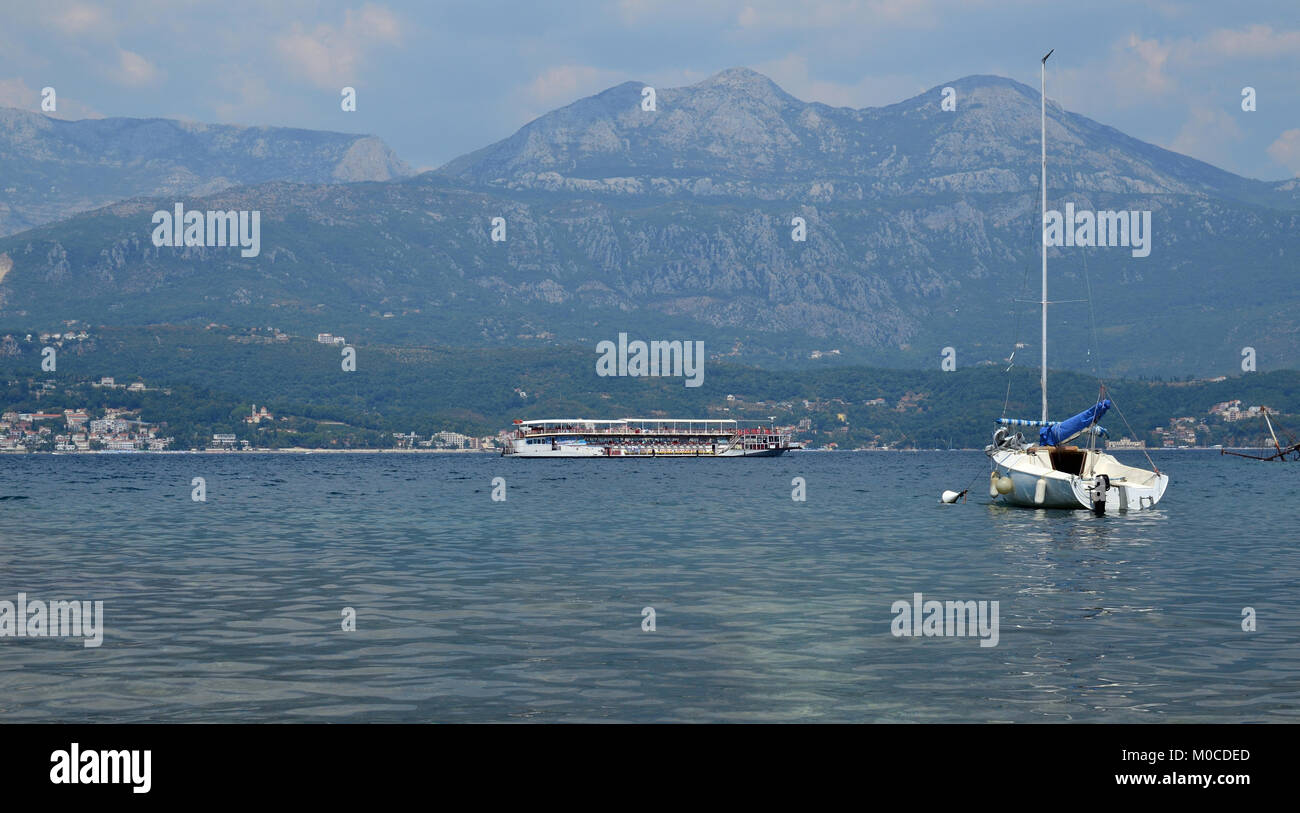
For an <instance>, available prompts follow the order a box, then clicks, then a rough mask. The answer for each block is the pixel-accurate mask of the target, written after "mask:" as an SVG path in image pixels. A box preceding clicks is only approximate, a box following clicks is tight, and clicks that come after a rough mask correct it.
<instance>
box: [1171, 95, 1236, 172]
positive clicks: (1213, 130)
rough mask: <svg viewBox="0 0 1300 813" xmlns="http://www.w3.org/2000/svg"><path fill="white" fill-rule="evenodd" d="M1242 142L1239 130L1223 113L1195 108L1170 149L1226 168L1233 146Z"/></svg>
mask: <svg viewBox="0 0 1300 813" xmlns="http://www.w3.org/2000/svg"><path fill="white" fill-rule="evenodd" d="M1241 139H1242V132H1241V127H1239V126H1238V125H1237V122H1236V121H1235V120H1233V118H1232V116H1230V115H1228V114H1227V113H1225V112H1224V111H1222V110H1217V109H1214V108H1204V107H1198V108H1193V109H1192V111H1191V116H1190V117H1189V118H1188V119H1187V121H1186V122H1184V123H1183V126H1182V129H1180V130H1179V131H1178V135H1177V136H1175V137H1174V140H1173V142H1172V143H1170V145H1169V149H1171V150H1173V151H1174V152H1181V153H1182V154H1183V155H1190V156H1191V157H1193V158H1197V159H1200V160H1202V161H1205V162H1207V163H1210V164H1214V165H1215V166H1220V167H1221V166H1229V165H1231V164H1232V157H1233V156H1232V145H1233V144H1234V143H1236V142H1239V141H1241Z"/></svg>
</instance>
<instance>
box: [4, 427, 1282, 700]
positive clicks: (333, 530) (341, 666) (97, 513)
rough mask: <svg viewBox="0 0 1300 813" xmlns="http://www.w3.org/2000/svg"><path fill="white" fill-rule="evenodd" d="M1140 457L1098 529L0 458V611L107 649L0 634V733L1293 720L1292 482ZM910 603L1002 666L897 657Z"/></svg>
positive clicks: (778, 469) (406, 464) (493, 461)
mask: <svg viewBox="0 0 1300 813" xmlns="http://www.w3.org/2000/svg"><path fill="white" fill-rule="evenodd" d="M1119 456H1120V457H1121V459H1123V460H1125V461H1127V462H1134V463H1137V462H1141V461H1142V458H1141V454H1140V453H1132V452H1129V453H1124V452H1121V453H1119ZM1155 459H1156V463H1157V465H1159V466H1160V467H1161V469H1162V470H1164V471H1167V472H1168V473H1169V474H1170V475H1171V477H1172V480H1173V482H1172V485H1171V486H1170V489H1169V492H1168V494H1167V495H1166V497H1165V499H1164V501H1163V502H1162V503H1161V504H1160V506H1159V507H1158V508H1157V509H1155V510H1152V511H1148V512H1143V513H1141V514H1133V515H1124V516H1119V515H1115V516H1105V517H1094V516H1092V515H1091V514H1089V513H1086V512H1082V511H1075V512H1044V511H1030V510H1023V509H1009V508H1001V507H994V506H990V505H988V504H987V502H988V500H987V497H986V496H985V495H986V489H987V479H986V476H987V475H986V472H987V464H986V463H985V461H984V458H983V455H981V454H979V453H973V452H921V453H812V452H802V453H799V452H796V453H793V454H789V455H786V456H785V457H782V458H777V459H758V460H701V461H695V460H678V461H673V460H646V461H637V460H622V461H604V460H595V461H542V460H511V459H502V458H498V457H495V456H488V455H341V454H333V455H327V454H313V455H300V456H291V455H224V456H221V455H158V456H146V455H96V456H85V455H83V456H57V457H56V456H6V457H3V458H0V512H2V514H0V516H2V517H3V522H2V523H0V599H3V600H9V601H16V598H17V594H18V593H19V592H24V593H26V594H27V597H28V599H29V600H32V599H40V600H46V601H52V600H61V599H84V600H102V601H103V602H104V616H105V632H104V640H103V644H102V646H100V647H98V648H85V647H83V646H82V644H81V641H80V639H69V638H13V637H7V638H0V722H17V721H103V722H110V721H113V722H137V721H223V722H244V721H248V722H263V721H337V722H368V721H448V722H453V721H542V722H547V721H572V722H589V721H691V722H713V721H730V722H744V721H827V722H830V721H852V722H857V721H872V722H874V721H881V722H895V721H910V722H926V721H972V722H975V721H1004V720H1005V721H1018V722H1035V721H1044V722H1058V721H1070V720H1074V721H1088V722H1146V721H1150V722H1183V721H1202V722H1220V721H1252V722H1253V721H1276V722H1296V721H1297V720H1298V719H1300V613H1297V612H1296V609H1295V607H1294V606H1293V605H1294V604H1295V603H1296V601H1297V599H1298V598H1300V594H1298V591H1297V585H1298V584H1300V538H1298V537H1297V533H1296V524H1295V499H1296V496H1297V492H1298V491H1300V489H1298V488H1297V487H1298V486H1300V465H1294V464H1291V465H1288V464H1280V463H1257V462H1253V461H1248V460H1240V459H1234V458H1223V457H1220V456H1219V455H1218V454H1217V453H1213V452H1170V453H1162V454H1159V455H1157V456H1156V458H1155ZM195 477H202V478H204V479H205V481H206V489H207V500H206V502H195V501H194V500H192V499H191V491H192V486H191V481H192V479H193V478H195ZM495 477H501V478H504V480H505V495H506V499H505V501H493V500H492V491H493V485H492V480H493V478H495ZM795 477H802V478H804V480H805V482H806V492H807V499H806V501H803V502H796V501H794V500H792V499H791V492H792V485H791V480H792V478H795ZM971 481H974V483H973V487H972V500H971V501H970V502H969V503H967V504H959V505H952V506H945V505H940V504H939V502H938V495H939V493H940V491H942V490H943V489H945V488H954V489H960V488H962V487H964V486H965V485H966V484H967V483H970V482H971ZM917 592H920V593H922V594H923V595H924V597H925V598H926V599H937V600H941V601H946V600H954V601H967V600H972V601H997V602H999V608H1000V609H999V622H1000V623H999V627H1000V629H999V640H998V643H997V645H996V646H993V647H981V646H979V640H978V639H977V638H969V637H951V638H947V637H921V638H900V637H894V636H893V635H892V634H891V621H892V620H893V618H894V615H893V613H892V612H891V606H892V605H893V603H894V602H895V601H897V600H907V601H910V600H911V598H912V595H913V593H917ZM349 607H350V608H352V609H353V610H354V611H355V614H356V629H355V631H344V630H343V629H342V628H341V627H342V619H343V613H344V608H349ZM646 607H653V608H654V611H655V612H654V616H655V630H654V631H652V632H650V631H644V630H643V629H642V621H643V618H642V609H643V608H646ZM1246 607H1251V608H1254V611H1255V613H1256V623H1257V629H1256V631H1254V632H1247V631H1243V629H1242V610H1243V608H1246Z"/></svg>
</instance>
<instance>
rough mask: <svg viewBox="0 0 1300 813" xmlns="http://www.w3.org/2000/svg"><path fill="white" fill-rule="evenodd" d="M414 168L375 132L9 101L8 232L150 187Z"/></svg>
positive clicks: (359, 176)
mask: <svg viewBox="0 0 1300 813" xmlns="http://www.w3.org/2000/svg"><path fill="white" fill-rule="evenodd" d="M410 174H411V170H410V168H409V167H408V166H406V164H405V163H404V162H403V161H402V160H401V159H400V158H398V157H397V156H396V155H395V154H394V153H393V151H392V150H390V149H389V148H388V147H387V146H386V145H385V144H384V143H383V142H382V141H380V140H379V139H377V138H374V137H373V136H357V135H350V134H347V133H328V132H318V131H313V130H295V129H290V128H286V127H236V126H231V125H223V124H199V123H195V122H183V121H173V120H171V119H126V118H109V119H83V120H80V121H64V120H62V119H54V118H49V117H47V116H43V115H41V114H39V113H32V112H29V111H26V110H17V109H14V108H8V107H0V237H3V236H5V235H8V234H14V233H16V232H20V231H23V230H25V229H29V228H31V227H32V226H38V225H41V224H44V223H49V222H51V221H54V220H62V219H64V218H66V217H70V216H72V215H74V214H77V213H78V212H84V211H87V210H89V209H95V208H98V207H100V206H103V205H105V204H108V203H114V202H116V201H120V200H125V199H127V198H132V197H136V196H141V195H148V196H152V195H205V194H210V193H212V192H216V191H219V190H221V189H226V188H228V187H231V186H235V185H237V184H255V183H263V182H265V181H273V180H292V181H298V182H301V183H345V182H349V181H387V180H391V179H393V178H399V177H404V176H407V175H410Z"/></svg>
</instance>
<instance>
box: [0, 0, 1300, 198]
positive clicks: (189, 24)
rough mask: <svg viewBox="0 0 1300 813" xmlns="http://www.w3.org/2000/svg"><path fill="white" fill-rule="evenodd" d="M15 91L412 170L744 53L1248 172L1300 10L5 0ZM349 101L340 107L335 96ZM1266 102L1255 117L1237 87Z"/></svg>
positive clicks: (1206, 1) (1282, 161)
mask: <svg viewBox="0 0 1300 813" xmlns="http://www.w3.org/2000/svg"><path fill="white" fill-rule="evenodd" d="M0 7H2V10H0V19H3V20H4V24H3V25H0V105H8V106H13V107H22V108H27V109H32V110H35V109H39V105H40V90H41V88H43V87H45V86H52V87H54V88H55V89H56V91H57V93H58V101H59V110H58V113H57V115H60V116H62V117H65V118H84V117H87V116H164V117H173V118H185V119H193V120H198V121H213V122H225V123H236V124H253V125H280V126H292V127H306V128H312V129H329V130H341V131H345V132H364V133H373V134H375V135H378V136H380V137H381V138H383V139H384V140H385V141H387V142H388V143H389V144H390V145H391V146H392V147H393V148H394V149H396V150H397V152H398V153H399V154H400V155H401V156H402V157H403V158H405V159H406V160H407V161H409V162H410V163H411V164H413V165H414V166H416V167H420V168H431V167H435V166H438V165H440V164H442V163H444V162H445V161H448V160H450V159H452V158H454V157H456V156H457V155H460V154H462V153H465V152H468V151H470V150H473V149H477V148H479V147H482V146H485V145H486V144H489V143H491V142H493V141H496V140H498V139H501V138H504V137H506V136H508V135H510V134H511V133H512V132H514V131H515V130H516V129H518V128H519V127H520V126H521V125H523V124H525V123H527V122H528V121H530V120H531V119H533V118H535V117H537V116H538V115H541V114H543V113H545V112H546V111H548V110H552V109H554V108H556V107H560V106H563V105H565V104H568V103H570V102H572V101H573V100H575V99H577V98H580V97H582V96H586V95H590V94H592V93H595V92H598V91H600V90H603V89H605V88H607V87H609V86H611V85H614V84H618V83H619V82H622V81H626V80H635V81H642V82H647V83H649V84H653V85H656V86H660V87H674V86H678V85H684V84H691V83H693V82H697V81H699V80H701V79H703V78H705V77H707V76H709V75H711V74H713V73H716V72H717V71H719V70H722V69H724V68H729V67H735V66H739V65H744V66H748V67H751V68H754V69H755V70H759V71H761V72H763V73H765V74H767V75H768V76H770V77H772V78H773V79H774V80H775V81H776V82H777V83H778V84H780V85H781V86H782V87H784V88H785V89H786V90H787V91H789V92H790V93H791V94H793V95H795V96H797V97H799V98H802V99H807V100H815V101H821V102H825V103H827V104H833V105H844V106H851V107H868V106H876V105H882V104H889V103H892V102H895V101H899V100H901V99H904V98H907V97H908V96H912V95H915V94H916V93H919V92H922V91H924V90H927V89H929V88H932V87H935V86H940V85H943V84H945V83H947V82H949V81H951V80H953V79H957V78H960V77H963V76H967V75H970V74H977V73H992V74H999V75H1002V76H1009V77H1011V78H1014V79H1018V80H1020V81H1023V82H1026V83H1028V84H1031V85H1035V86H1036V85H1037V82H1038V58H1039V57H1040V56H1041V55H1042V54H1043V53H1045V52H1046V51H1047V49H1048V48H1055V49H1056V55H1055V56H1054V57H1053V65H1054V72H1053V74H1052V76H1051V79H1050V85H1049V88H1048V95H1049V96H1050V97H1052V98H1054V99H1056V100H1058V101H1060V102H1061V103H1062V104H1063V105H1064V106H1065V107H1066V108H1068V109H1070V110H1074V111H1076V112H1080V113H1083V114H1085V115H1088V116H1091V117H1092V118H1095V119H1097V120H1099V121H1101V122H1103V123H1105V124H1110V125H1112V126H1115V127H1117V128H1119V129H1121V130H1123V131H1125V132H1127V133H1129V134H1130V135H1133V136H1136V137H1138V138H1141V139H1144V140H1146V141H1150V142H1152V143H1155V144H1158V145H1160V146H1163V147H1167V148H1169V149H1174V150H1177V151H1179V152H1182V153H1186V154H1188V155H1191V156H1194V157H1196V158H1200V159H1202V160H1205V161H1209V162H1211V163H1213V164H1216V165H1218V166H1221V167H1223V168H1225V169H1228V170H1231V171H1233V172H1237V173H1240V174H1243V175H1247V176H1249V177H1254V178H1262V179H1265V180H1278V179H1282V178H1288V177H1295V176H1297V175H1300V2H1297V1H1296V0H1277V1H1276V2H1273V1H1272V0H1260V1H1259V2H1251V1H1249V0H1247V1H1245V2H1237V3H1225V2H1222V1H1221V0H1189V1H1188V2H1165V1H1163V0H1161V1H1158V2H1157V1H1155V0H1152V1H1150V2H1143V1H1142V0H1127V1H1126V2H1125V1H1121V0H1089V2H1086V3H1075V4H1071V3H1065V2H1060V0H1054V2H1037V0H1034V1H1032V2H1031V0H809V2H803V3H800V2H796V0H737V1H736V2H731V1H730V0H621V2H618V1H614V2H605V3H596V2H585V1H584V0H567V2H562V3H550V2H539V3H527V2H515V3H507V2H495V1H494V0H479V1H478V2H425V3H421V2H376V3H365V2H304V1H302V0H285V1H284V2H275V3H269V4H266V3H262V2H250V1H246V0H228V2H222V3H211V2H204V3H199V2H183V1H178V0H171V2H157V1H156V0H123V2H118V3H109V4H92V3H86V2H78V1H77V0H41V2H27V0H0ZM345 85H350V86H353V87H355V88H356V89H357V92H358V109H357V111H356V112H355V113H344V112H343V111H341V110H340V109H339V98H340V97H339V91H340V89H341V88H342V87H343V86H345ZM1246 86H1251V87H1254V88H1255V89H1256V92H1257V105H1258V109H1257V110H1256V111H1255V112H1244V111H1242V109H1241V91H1242V88H1243V87H1246Z"/></svg>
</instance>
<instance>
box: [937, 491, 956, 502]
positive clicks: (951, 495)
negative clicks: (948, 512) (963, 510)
mask: <svg viewBox="0 0 1300 813" xmlns="http://www.w3.org/2000/svg"><path fill="white" fill-rule="evenodd" d="M960 497H961V492H960V491H945V492H943V494H942V495H941V496H940V497H939V499H941V500H943V501H944V502H946V503H948V504H952V503H955V502H957V500H958V498H960Z"/></svg>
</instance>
